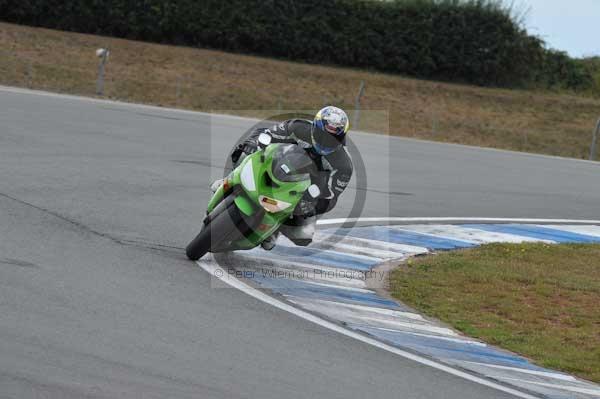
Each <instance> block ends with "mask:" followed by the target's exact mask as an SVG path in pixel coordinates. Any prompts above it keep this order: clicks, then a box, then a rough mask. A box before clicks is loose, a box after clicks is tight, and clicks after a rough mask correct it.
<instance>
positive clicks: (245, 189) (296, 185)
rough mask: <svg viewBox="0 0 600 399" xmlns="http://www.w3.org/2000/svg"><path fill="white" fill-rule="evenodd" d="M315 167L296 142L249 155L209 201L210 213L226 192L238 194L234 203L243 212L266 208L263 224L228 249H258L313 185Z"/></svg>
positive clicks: (247, 214) (252, 212) (254, 211)
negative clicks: (312, 174) (312, 169)
mask: <svg viewBox="0 0 600 399" xmlns="http://www.w3.org/2000/svg"><path fill="white" fill-rule="evenodd" d="M313 167H314V165H313V163H312V160H311V159H310V157H309V156H308V155H307V154H306V152H305V150H304V149H302V148H301V147H299V146H297V145H293V144H271V145H269V146H267V147H266V148H265V149H262V150H258V151H256V152H254V153H252V154H250V155H248V156H247V157H246V158H245V159H244V160H243V161H242V162H241V163H240V165H238V167H236V168H235V169H234V170H233V171H232V172H231V173H230V174H229V176H227V177H226V178H225V179H224V181H223V184H222V185H221V186H220V187H219V188H218V189H217V191H216V192H215V194H214V195H213V197H212V198H211V200H210V201H209V203H208V210H207V213H210V212H212V211H213V209H214V208H215V207H216V206H217V205H218V204H219V203H220V202H221V201H222V200H223V198H224V197H225V196H226V195H236V197H235V199H234V202H235V205H236V206H237V208H238V209H239V210H240V212H241V213H242V214H244V215H246V216H252V215H254V214H256V212H259V211H261V210H263V209H264V210H265V212H264V217H263V219H262V221H261V223H260V225H259V226H257V227H256V228H255V229H254V230H253V231H252V232H251V233H250V234H249V235H248V236H247V237H243V238H241V239H239V240H237V241H234V242H233V243H231V245H230V246H229V248H228V250H231V251H233V250H238V249H251V248H254V247H256V246H258V245H260V243H261V242H263V241H264V240H265V239H266V238H268V237H270V236H271V235H272V234H273V233H275V231H277V229H279V227H280V226H281V224H282V223H283V222H285V220H286V219H288V218H289V217H290V216H291V215H292V213H293V211H294V208H296V205H297V204H298V202H299V201H300V200H301V199H302V197H303V195H304V192H305V191H306V190H307V189H308V187H309V186H310V185H311V178H310V174H309V170H310V169H311V168H313Z"/></svg>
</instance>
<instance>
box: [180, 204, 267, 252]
mask: <svg viewBox="0 0 600 399" xmlns="http://www.w3.org/2000/svg"><path fill="white" fill-rule="evenodd" d="M253 219H256V220H262V214H261V213H257V214H256V215H254V216H253ZM253 226H254V223H252V225H251V226H249V225H248V224H247V221H246V220H245V219H244V217H243V216H242V214H241V212H240V210H239V209H238V208H237V206H236V205H235V203H234V202H233V198H231V199H229V198H228V199H226V200H225V201H223V202H221V203H220V204H219V205H217V207H216V208H215V209H214V210H213V211H212V212H211V213H210V215H208V216H207V217H206V219H205V224H204V227H203V228H202V231H200V233H198V235H197V236H196V238H194V239H193V240H192V242H190V243H189V244H188V246H187V247H186V249H185V253H186V255H187V257H188V258H189V259H190V260H193V261H196V260H198V259H200V258H201V257H203V256H204V255H205V254H206V253H207V252H209V251H210V252H223V251H227V249H228V247H229V246H230V245H231V243H232V242H234V241H236V240H237V239H239V238H241V237H243V232H245V231H251V230H252V228H253Z"/></svg>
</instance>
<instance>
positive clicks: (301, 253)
mask: <svg viewBox="0 0 600 399" xmlns="http://www.w3.org/2000/svg"><path fill="white" fill-rule="evenodd" d="M271 253H272V254H274V255H278V256H281V257H282V258H283V259H288V260H290V261H297V262H302V263H309V264H310V263H315V264H318V265H325V266H331V267H338V268H344V269H350V270H371V269H372V268H373V267H374V266H376V265H378V264H379V263H381V261H382V259H380V258H370V257H366V256H360V255H358V256H353V255H350V254H342V253H339V252H332V251H324V250H319V249H314V248H304V247H288V246H285V245H277V246H276V247H275V248H273V251H272V252H271Z"/></svg>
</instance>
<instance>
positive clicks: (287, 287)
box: [253, 273, 399, 309]
mask: <svg viewBox="0 0 600 399" xmlns="http://www.w3.org/2000/svg"><path fill="white" fill-rule="evenodd" d="M253 280H254V281H256V282H257V283H258V284H260V285H261V286H262V287H263V288H267V289H270V290H272V291H274V292H276V293H279V294H285V295H294V296H297V297H301V298H312V299H324V300H329V301H337V302H342V303H353V304H357V305H363V306H375V307H381V308H386V309H398V308H399V307H398V305H397V304H396V303H395V302H394V301H390V300H388V299H385V298H381V297H380V296H378V295H377V294H376V293H374V292H373V293H362V292H356V291H351V290H346V289H343V288H334V287H325V286H320V285H315V284H310V283H307V282H304V281H300V280H294V279H287V278H271V277H265V276H263V275H262V274H258V273H257V274H255V275H254V277H253Z"/></svg>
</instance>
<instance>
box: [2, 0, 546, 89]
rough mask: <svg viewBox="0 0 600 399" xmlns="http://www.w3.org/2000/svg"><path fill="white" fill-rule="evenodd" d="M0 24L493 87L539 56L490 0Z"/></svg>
mask: <svg viewBox="0 0 600 399" xmlns="http://www.w3.org/2000/svg"><path fill="white" fill-rule="evenodd" d="M0 19H3V20H5V21H8V22H15V23H20V24H29V25H34V26H42V27H48V28H55V29H62V30H69V31H76V32H84V33H93V34H102V35H108V36H116V37H124V38H129V39H137V40H146V41H153V42H160V43H172V44H180V45H189V46H198V47H211V48H217V49H223V50H228V51H234V52H241V53H251V54H258V55H267V56H275V57H280V58H286V59H291V60H300V61H306V62H310V63H319V64H333V65H342V66H349V67H360V68H369V69H375V70H378V71H383V72H392V73H401V74H407V75H412V76H416V77H421V78H431V79H440V80H451V81H463V82H469V83H475V84H480V85H494V86H519V85H523V84H525V83H527V82H530V81H531V80H532V79H534V78H536V77H538V78H539V73H538V70H539V69H540V68H541V67H540V65H541V63H542V62H543V59H544V51H545V50H544V48H543V42H542V41H541V40H540V39H538V38H536V37H532V36H529V35H528V34H527V32H526V31H525V30H524V29H523V28H522V27H520V25H519V24H518V23H516V22H515V21H514V20H513V19H512V18H511V16H510V12H509V11H507V10H506V9H504V8H503V7H502V5H501V4H499V3H495V2H493V1H488V0H466V1H461V0H404V1H400V0H396V1H385V0H382V1H378V0H362V1H360V0H328V1H321V0H227V1H223V0H0Z"/></svg>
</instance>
